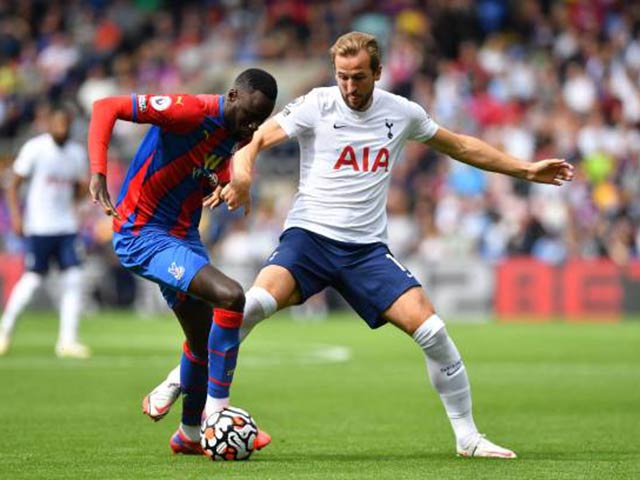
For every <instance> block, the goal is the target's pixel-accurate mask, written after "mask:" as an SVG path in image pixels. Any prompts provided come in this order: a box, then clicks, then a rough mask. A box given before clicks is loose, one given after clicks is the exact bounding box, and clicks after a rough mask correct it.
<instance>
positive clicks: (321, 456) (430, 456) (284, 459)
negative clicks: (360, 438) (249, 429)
mask: <svg viewBox="0 0 640 480" xmlns="http://www.w3.org/2000/svg"><path fill="white" fill-rule="evenodd" d="M452 458H456V456H455V453H454V454H452V453H451V452H424V451H423V452H417V451H416V452H405V453H397V452H394V454H393V455H389V454H388V452H387V453H382V452H326V451H318V452H317V453H316V452H306V453H304V454H302V455H300V454H296V455H293V454H292V455H287V454H284V455H283V454H278V455H277V457H268V458H266V457H265V458H260V457H258V456H256V457H253V458H252V459H251V461H256V460H258V461H265V462H270V463H273V462H278V463H280V462H281V463H305V464H307V463H309V462H310V461H313V462H327V463H352V462H376V463H381V462H382V463H384V462H388V463H396V462H398V460H404V461H411V460H417V461H434V460H450V459H452Z"/></svg>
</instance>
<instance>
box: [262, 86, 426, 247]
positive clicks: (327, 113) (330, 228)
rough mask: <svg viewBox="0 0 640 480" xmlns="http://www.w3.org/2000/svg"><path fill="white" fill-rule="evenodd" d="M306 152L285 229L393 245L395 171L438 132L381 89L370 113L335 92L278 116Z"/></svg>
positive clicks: (324, 91)
mask: <svg viewBox="0 0 640 480" xmlns="http://www.w3.org/2000/svg"><path fill="white" fill-rule="evenodd" d="M275 120H276V121H277V122H278V123H279V124H280V126H281V127H282V128H283V130H284V131H285V132H286V133H287V135H289V137H296V138H297V140H298V143H299V145H300V183H299V185H298V192H297V193H296V196H295V200H294V204H293V207H292V208H291V211H290V212H289V215H288V217H287V220H286V222H285V229H287V228H290V227H301V228H304V229H306V230H310V231H312V232H315V233H318V234H320V235H324V236H326V237H329V238H332V239H334V240H339V241H342V242H350V243H373V242H386V239H387V211H386V204H387V191H388V188H389V181H390V178H391V169H392V168H393V165H394V164H395V163H396V162H397V161H398V158H399V157H400V155H401V154H402V152H403V150H404V146H405V144H406V142H407V140H417V141H421V142H424V141H426V140H428V139H429V138H431V137H432V136H433V135H435V133H436V131H437V130H438V125H437V124H436V123H435V122H434V121H433V120H432V119H431V117H430V116H429V115H428V114H427V113H426V112H425V110H424V109H423V108H422V107H421V106H420V105H418V104H417V103H415V102H412V101H410V100H407V99H406V98H404V97H400V96H398V95H394V94H392V93H389V92H386V91H384V90H380V89H377V88H376V89H375V90H374V93H373V103H372V105H371V106H370V107H369V108H368V109H367V110H366V111H364V112H359V111H355V110H352V109H350V108H349V107H348V106H347V105H346V104H345V103H344V100H343V99H342V96H341V95H340V90H339V89H338V87H337V86H335V87H324V88H316V89H313V90H312V91H311V92H309V93H308V94H307V95H305V96H303V97H300V98H298V99H296V100H295V101H293V102H292V103H290V104H289V105H287V106H286V107H285V108H284V109H283V110H282V111H281V112H280V113H278V114H277V115H276V116H275Z"/></svg>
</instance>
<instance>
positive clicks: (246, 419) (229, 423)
mask: <svg viewBox="0 0 640 480" xmlns="http://www.w3.org/2000/svg"><path fill="white" fill-rule="evenodd" d="M257 435H258V427H257V426H256V422H254V421H253V418H252V417H251V415H250V414H249V413H248V412H246V411H245V410H242V409H241V408H235V407H227V408H225V409H224V410H221V411H220V412H216V413H214V414H213V415H210V416H209V417H208V418H207V419H206V420H205V421H204V422H203V423H202V427H201V429H200V444H201V445H202V448H203V450H204V453H205V454H206V455H207V456H208V457H209V458H211V460H246V459H247V458H249V457H250V456H251V454H252V453H253V450H254V448H255V447H254V446H255V440H256V437H257Z"/></svg>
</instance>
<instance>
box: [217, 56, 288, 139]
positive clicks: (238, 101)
mask: <svg viewBox="0 0 640 480" xmlns="http://www.w3.org/2000/svg"><path fill="white" fill-rule="evenodd" d="M277 95H278V86H277V84H276V81H275V79H274V78H273V77H272V76H271V75H270V74H269V73H267V72H265V71H264V70H260V69H258V68H250V69H248V70H245V71H244V72H242V73H241V74H240V75H238V77H237V78H236V79H235V81H234V83H233V87H232V88H231V89H230V90H229V91H228V92H227V96H226V101H225V103H224V113H223V116H224V123H225V125H226V127H227V128H228V129H229V130H230V131H231V133H232V134H233V135H234V136H235V137H236V138H237V139H238V140H241V141H244V140H250V139H251V136H252V135H253V132H255V131H256V130H257V129H258V127H259V126H260V125H261V124H262V122H264V121H265V120H266V119H267V118H269V115H271V112H273V107H274V106H275V103H276V97H277Z"/></svg>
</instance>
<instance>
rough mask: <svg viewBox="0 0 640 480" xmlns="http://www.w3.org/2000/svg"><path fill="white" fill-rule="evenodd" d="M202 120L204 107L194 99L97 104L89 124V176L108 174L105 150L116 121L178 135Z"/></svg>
mask: <svg viewBox="0 0 640 480" xmlns="http://www.w3.org/2000/svg"><path fill="white" fill-rule="evenodd" d="M205 116H206V106H205V103H204V102H203V101H202V100H201V99H199V98H198V97H197V96H196V95H186V94H185V95H149V94H140V95H137V94H132V95H121V96H115V97H107V98H103V99H101V100H98V101H96V102H95V103H94V104H93V110H92V112H91V122H90V124H89V136H88V148H89V162H90V165H91V172H92V173H102V174H103V175H106V173H107V150H108V146H109V140H110V139H111V132H112V130H113V126H114V124H115V123H116V120H127V121H130V122H136V123H150V124H152V125H157V126H159V127H162V128H163V129H165V130H168V131H173V132H176V133H180V132H186V131H189V130H190V129H192V128H195V127H196V126H197V125H198V124H199V123H200V122H202V120H203V119H204V117H205Z"/></svg>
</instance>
